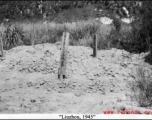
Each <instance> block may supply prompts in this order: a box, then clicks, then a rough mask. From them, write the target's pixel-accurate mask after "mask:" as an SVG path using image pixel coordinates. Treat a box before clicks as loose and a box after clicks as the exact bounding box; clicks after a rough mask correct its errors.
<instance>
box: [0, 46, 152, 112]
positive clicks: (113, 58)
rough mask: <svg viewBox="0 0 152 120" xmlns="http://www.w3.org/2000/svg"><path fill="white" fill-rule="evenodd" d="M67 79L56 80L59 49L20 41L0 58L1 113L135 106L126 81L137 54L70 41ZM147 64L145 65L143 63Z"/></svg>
mask: <svg viewBox="0 0 152 120" xmlns="http://www.w3.org/2000/svg"><path fill="white" fill-rule="evenodd" d="M68 50H69V54H68V64H67V73H68V79H65V80H63V81H60V80H58V78H57V77H58V68H59V61H60V52H61V51H60V49H58V47H57V46H56V45H54V44H44V45H43V44H39V45H35V47H32V46H19V47H16V48H13V49H11V50H9V51H5V57H4V59H0V113H69V114H70V113H75V114H78V113H81V114H89V113H94V114H102V113H103V111H104V110H115V111H117V110H123V109H136V110H142V108H140V107H137V106H138V104H137V103H136V102H133V101H132V100H131V97H130V96H131V95H132V92H131V90H130V85H129V83H131V82H132V81H133V80H134V79H135V78H134V76H133V73H134V71H135V68H136V66H138V65H141V63H142V64H144V65H145V66H147V67H146V68H147V69H150V67H151V66H150V65H148V64H147V63H144V56H145V55H146V54H147V53H142V54H130V53H128V52H126V51H123V50H117V49H114V48H113V49H110V50H99V51H98V57H97V58H93V57H92V56H91V55H92V53H93V52H92V48H89V47H83V46H69V48H68ZM148 66H149V67H148Z"/></svg>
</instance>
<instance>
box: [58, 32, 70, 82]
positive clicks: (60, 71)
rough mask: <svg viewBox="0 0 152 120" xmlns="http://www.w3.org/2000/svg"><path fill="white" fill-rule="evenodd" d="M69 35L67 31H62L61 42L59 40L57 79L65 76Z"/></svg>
mask: <svg viewBox="0 0 152 120" xmlns="http://www.w3.org/2000/svg"><path fill="white" fill-rule="evenodd" d="M69 36H70V33H69V32H63V36H62V42H61V57H60V67H59V69H58V79H60V80H62V79H64V78H67V73H66V68H67V54H68V45H69Z"/></svg>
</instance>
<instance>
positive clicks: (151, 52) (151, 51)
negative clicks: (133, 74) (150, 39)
mask: <svg viewBox="0 0 152 120" xmlns="http://www.w3.org/2000/svg"><path fill="white" fill-rule="evenodd" d="M150 59H151V60H152V44H150Z"/></svg>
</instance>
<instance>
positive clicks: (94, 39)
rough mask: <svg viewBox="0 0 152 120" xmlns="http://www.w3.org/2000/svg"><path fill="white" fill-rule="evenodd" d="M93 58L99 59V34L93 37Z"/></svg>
mask: <svg viewBox="0 0 152 120" xmlns="http://www.w3.org/2000/svg"><path fill="white" fill-rule="evenodd" d="M93 57H97V34H95V35H94V36H93Z"/></svg>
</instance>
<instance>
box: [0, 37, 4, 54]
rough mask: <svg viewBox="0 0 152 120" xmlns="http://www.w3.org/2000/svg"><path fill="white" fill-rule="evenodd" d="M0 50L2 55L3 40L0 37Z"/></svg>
mask: <svg viewBox="0 0 152 120" xmlns="http://www.w3.org/2000/svg"><path fill="white" fill-rule="evenodd" d="M0 50H1V57H3V56H4V51H3V40H2V38H0Z"/></svg>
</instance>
